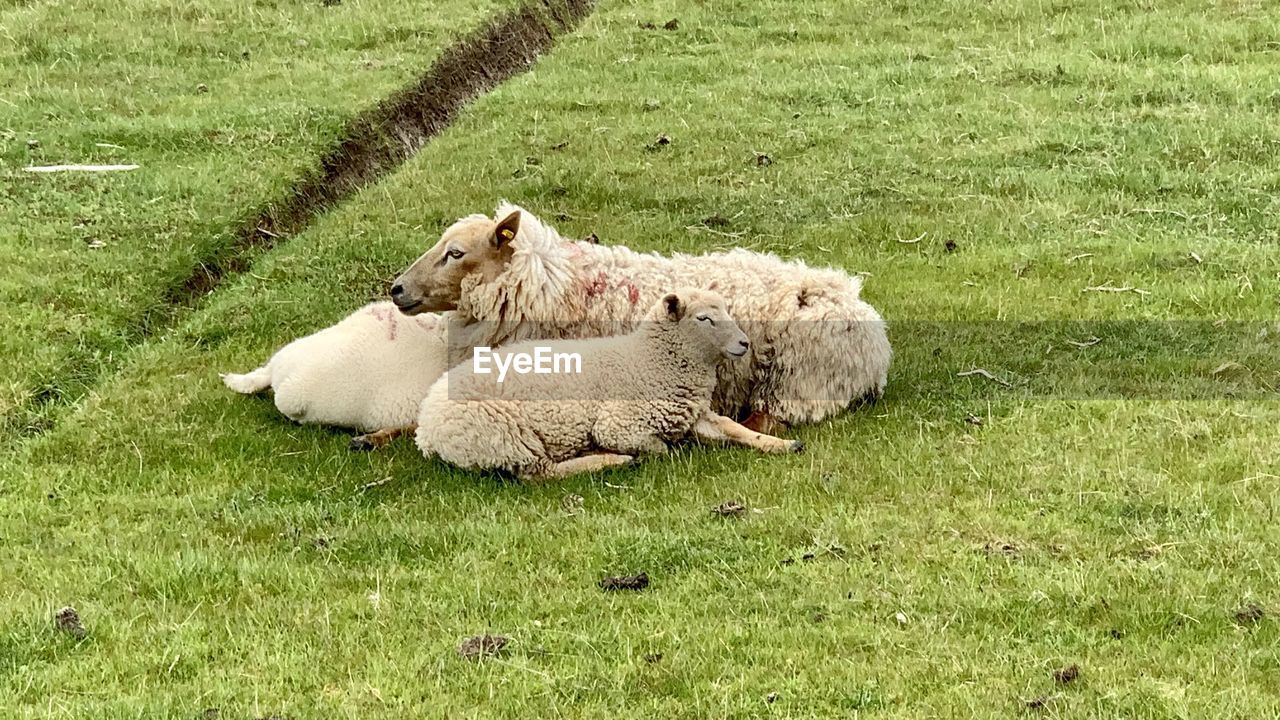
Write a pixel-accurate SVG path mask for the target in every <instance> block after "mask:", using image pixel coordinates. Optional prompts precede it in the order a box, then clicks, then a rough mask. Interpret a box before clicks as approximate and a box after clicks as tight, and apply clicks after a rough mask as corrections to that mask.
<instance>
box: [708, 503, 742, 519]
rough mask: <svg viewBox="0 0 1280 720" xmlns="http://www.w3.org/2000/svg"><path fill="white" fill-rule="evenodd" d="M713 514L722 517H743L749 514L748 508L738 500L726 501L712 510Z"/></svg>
mask: <svg viewBox="0 0 1280 720" xmlns="http://www.w3.org/2000/svg"><path fill="white" fill-rule="evenodd" d="M711 512H712V514H714V515H719V516H721V517H742V516H743V515H745V514H746V512H747V506H746V505H744V504H742V503H741V502H739V501H737V500H725V501H724V502H722V503H720V504H719V505H717V506H715V507H713V508H711Z"/></svg>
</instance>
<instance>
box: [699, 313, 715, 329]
mask: <svg viewBox="0 0 1280 720" xmlns="http://www.w3.org/2000/svg"><path fill="white" fill-rule="evenodd" d="M698 322H705V323H711V327H715V325H716V321H715V320H712V319H711V318H709V317H707V316H706V315H699V316H698Z"/></svg>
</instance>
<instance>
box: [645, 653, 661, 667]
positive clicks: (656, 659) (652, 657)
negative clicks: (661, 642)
mask: <svg viewBox="0 0 1280 720" xmlns="http://www.w3.org/2000/svg"><path fill="white" fill-rule="evenodd" d="M644 661H645V662H647V663H649V664H650V665H653V664H654V663H660V662H662V653H660V652H655V653H645V656H644Z"/></svg>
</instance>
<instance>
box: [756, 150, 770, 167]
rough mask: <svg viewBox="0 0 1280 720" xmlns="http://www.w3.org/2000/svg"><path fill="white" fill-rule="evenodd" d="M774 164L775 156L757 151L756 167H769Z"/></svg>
mask: <svg viewBox="0 0 1280 720" xmlns="http://www.w3.org/2000/svg"><path fill="white" fill-rule="evenodd" d="M772 164H773V158H771V157H769V156H768V155H765V154H764V153H756V167H769V166H770V165H772Z"/></svg>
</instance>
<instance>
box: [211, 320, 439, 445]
mask: <svg viewBox="0 0 1280 720" xmlns="http://www.w3.org/2000/svg"><path fill="white" fill-rule="evenodd" d="M445 326H446V321H445V318H444V317H443V316H441V315H435V314H426V315H416V316H414V317H411V318H410V317H405V316H404V315H402V314H401V313H400V312H399V311H397V310H396V308H395V306H394V305H392V304H391V303H388V302H381V303H373V304H372V305H367V306H365V307H363V308H361V309H359V310H357V311H356V312H354V313H352V314H351V315H349V316H348V317H346V318H345V319H343V320H342V321H341V322H339V323H338V324H336V325H334V326H332V327H328V328H325V329H324V330H321V331H319V332H317V333H315V334H312V335H308V336H306V337H303V338H299V339H297V340H294V341H293V342H291V343H289V344H288V345H285V346H284V347H283V348H281V349H280V350H279V351H278V352H276V354H275V355H273V356H271V359H270V360H269V361H267V364H266V365H263V366H262V367H260V368H258V369H257V370H254V371H252V372H249V373H246V374H244V375H237V374H234V373H227V374H224V375H222V381H223V382H224V383H225V384H226V386H227V387H229V388H231V389H232V390H235V391H236V392H238V393H244V394H249V393H257V392H262V391H264V390H266V389H267V388H272V389H273V390H274V391H275V403H276V407H277V408H278V409H279V410H280V412H282V413H284V414H285V415H286V416H288V417H289V418H290V419H292V420H294V421H295V422H299V423H315V424H320V425H334V426H337V427H344V428H354V429H357V430H362V431H373V430H379V429H386V428H391V429H403V428H406V427H408V428H410V429H411V427H412V425H413V423H414V422H415V421H416V420H417V417H418V406H419V405H420V404H421V403H422V398H423V397H425V396H426V394H427V390H428V389H430V387H431V383H433V382H435V381H436V379H438V378H439V377H440V375H441V374H442V373H444V371H445V370H446V369H447V368H448V353H447V348H448V343H447V340H446V327H445ZM403 431H404V430H399V431H396V430H392V431H384V432H381V433H371V434H370V435H363V436H360V437H357V438H356V439H355V440H353V442H352V444H353V447H362V445H363V444H368V445H370V446H375V447H376V446H380V445H382V444H385V442H387V441H389V440H390V439H391V438H393V437H395V435H397V434H400V432H403Z"/></svg>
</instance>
